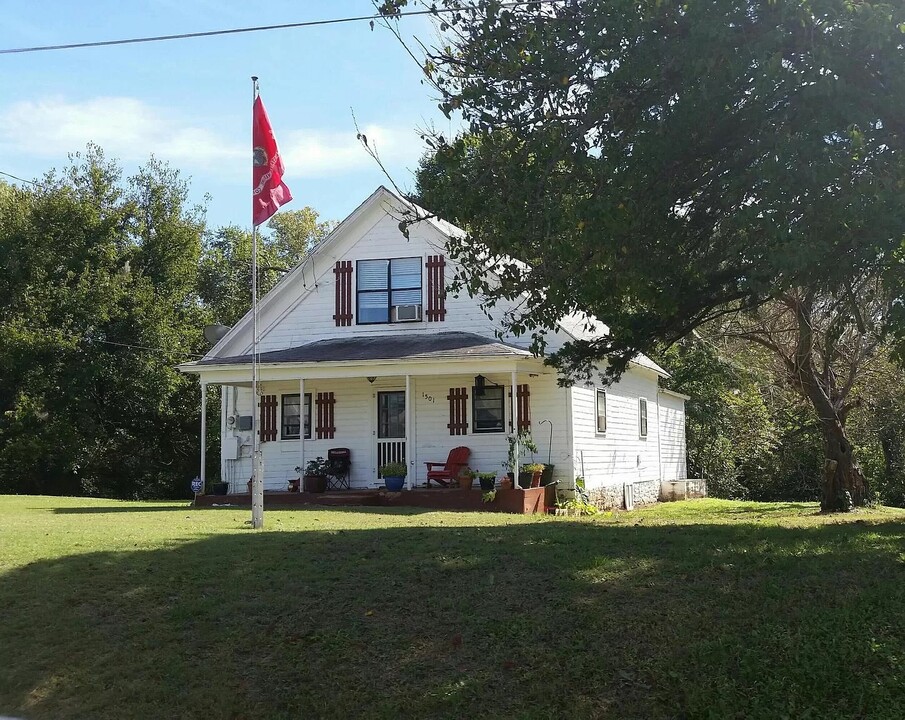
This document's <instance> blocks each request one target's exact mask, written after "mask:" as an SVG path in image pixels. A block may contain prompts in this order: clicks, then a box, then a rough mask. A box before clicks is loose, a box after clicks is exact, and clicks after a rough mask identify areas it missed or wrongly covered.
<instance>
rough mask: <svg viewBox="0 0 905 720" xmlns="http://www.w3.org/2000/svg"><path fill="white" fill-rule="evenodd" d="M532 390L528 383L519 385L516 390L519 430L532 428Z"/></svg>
mask: <svg viewBox="0 0 905 720" xmlns="http://www.w3.org/2000/svg"><path fill="white" fill-rule="evenodd" d="M530 398H531V391H530V390H529V389H528V386H527V385H519V386H518V389H517V390H516V392H515V401H516V402H515V405H516V409H517V410H518V429H519V431H522V430H524V431H526V432H527V431H529V430H531V402H530Z"/></svg>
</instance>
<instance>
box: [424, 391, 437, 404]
mask: <svg viewBox="0 0 905 720" xmlns="http://www.w3.org/2000/svg"><path fill="white" fill-rule="evenodd" d="M421 397H423V398H424V399H425V400H427V401H428V402H430V403H432V402H434V396H433V395H428V394H427V393H426V392H423V393H421Z"/></svg>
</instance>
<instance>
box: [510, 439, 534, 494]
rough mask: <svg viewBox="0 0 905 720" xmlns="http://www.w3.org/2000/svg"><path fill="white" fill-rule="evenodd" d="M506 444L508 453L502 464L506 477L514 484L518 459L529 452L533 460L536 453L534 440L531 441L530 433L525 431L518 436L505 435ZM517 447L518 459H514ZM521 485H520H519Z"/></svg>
mask: <svg viewBox="0 0 905 720" xmlns="http://www.w3.org/2000/svg"><path fill="white" fill-rule="evenodd" d="M506 442H508V443H509V453H508V455H507V457H506V460H505V462H503V467H504V468H505V469H506V475H508V477H509V479H510V480H512V481H513V484H514V482H515V469H516V466H517V465H518V459H519V457H521V456H522V455H524V454H525V453H526V452H530V453H531V454H532V459H533V458H534V453H536V452H537V445H535V444H534V440H532V439H531V433H530V432H527V431H525V430H521V431H519V433H518V435H507V436H506ZM516 446H518V457H516V452H515V448H516ZM519 484H521V483H519Z"/></svg>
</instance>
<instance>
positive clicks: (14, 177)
mask: <svg viewBox="0 0 905 720" xmlns="http://www.w3.org/2000/svg"><path fill="white" fill-rule="evenodd" d="M0 175H6V177H9V178H12V179H13V180H18V181H19V182H24V183H29V184H30V185H40V184H41V183H39V182H36V181H34V180H26V179H25V178H20V177H18V176H17V175H13V174H12V173H8V172H3V171H2V170H0Z"/></svg>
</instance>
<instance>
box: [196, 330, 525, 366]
mask: <svg viewBox="0 0 905 720" xmlns="http://www.w3.org/2000/svg"><path fill="white" fill-rule="evenodd" d="M258 357H259V361H260V362H261V363H262V364H279V363H309V362H356V361H367V360H445V359H450V358H474V359H480V358H507V357H508V358H513V359H520V358H530V357H533V356H532V354H531V353H530V352H528V351H527V350H524V349H522V348H517V347H514V346H512V345H507V344H505V343H502V342H499V341H496V340H491V339H490V338H485V337H482V336H480V335H475V334H473V333H460V332H442V333H431V334H425V333H418V334H408V333H405V332H399V333H397V334H395V335H371V336H364V337H361V336H359V337H352V338H333V339H329V340H317V341H315V342H312V343H308V344H306V345H299V346H298V347H292V348H286V349H285V350H273V351H270V352H265V353H261V354H260V355H259V356H258ZM250 364H251V354H248V355H236V356H233V357H218V358H209V359H206V360H199V361H198V362H197V363H195V365H196V366H217V365H250Z"/></svg>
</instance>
